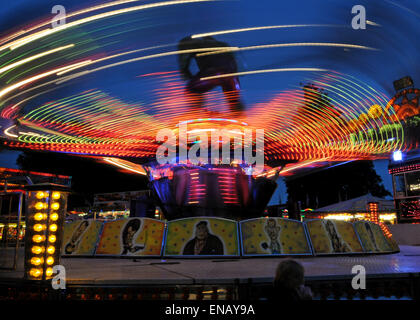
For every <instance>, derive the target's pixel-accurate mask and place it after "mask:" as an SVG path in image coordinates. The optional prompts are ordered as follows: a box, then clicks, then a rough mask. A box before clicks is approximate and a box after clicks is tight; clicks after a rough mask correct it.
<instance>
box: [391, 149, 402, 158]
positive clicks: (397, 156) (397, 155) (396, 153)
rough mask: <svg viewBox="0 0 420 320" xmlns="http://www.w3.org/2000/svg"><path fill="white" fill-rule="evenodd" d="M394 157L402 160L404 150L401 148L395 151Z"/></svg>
mask: <svg viewBox="0 0 420 320" xmlns="http://www.w3.org/2000/svg"><path fill="white" fill-rule="evenodd" d="M392 158H393V159H394V161H402V158H403V155H402V152H401V151H400V150H397V151H394V153H393V154H392Z"/></svg>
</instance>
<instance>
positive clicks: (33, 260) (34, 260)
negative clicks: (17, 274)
mask: <svg viewBox="0 0 420 320" xmlns="http://www.w3.org/2000/svg"><path fill="white" fill-rule="evenodd" d="M31 263H32V264H33V265H35V266H39V265H40V264H41V263H42V259H41V258H38V257H33V258H32V259H31Z"/></svg>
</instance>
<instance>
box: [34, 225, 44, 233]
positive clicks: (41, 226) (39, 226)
mask: <svg viewBox="0 0 420 320" xmlns="http://www.w3.org/2000/svg"><path fill="white" fill-rule="evenodd" d="M34 230H35V231H37V232H39V231H42V230H45V225H44V224H39V223H37V224H36V225H34Z"/></svg>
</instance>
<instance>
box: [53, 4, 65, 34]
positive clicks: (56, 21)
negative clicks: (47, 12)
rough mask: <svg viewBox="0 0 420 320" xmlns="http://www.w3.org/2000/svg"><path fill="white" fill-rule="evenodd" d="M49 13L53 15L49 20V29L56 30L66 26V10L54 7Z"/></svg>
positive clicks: (60, 6)
mask: <svg viewBox="0 0 420 320" xmlns="http://www.w3.org/2000/svg"><path fill="white" fill-rule="evenodd" d="M51 13H52V14H55V16H54V18H52V20H51V27H52V28H53V29H54V28H57V27H61V26H63V25H65V24H66V8H64V6H62V5H55V6H54V7H52V9H51Z"/></svg>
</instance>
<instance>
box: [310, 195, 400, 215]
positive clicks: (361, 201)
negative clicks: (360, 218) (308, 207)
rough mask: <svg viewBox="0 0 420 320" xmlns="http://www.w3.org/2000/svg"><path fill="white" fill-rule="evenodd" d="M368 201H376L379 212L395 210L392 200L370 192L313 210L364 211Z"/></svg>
mask: <svg viewBox="0 0 420 320" xmlns="http://www.w3.org/2000/svg"><path fill="white" fill-rule="evenodd" d="M369 202H378V203H379V207H378V210H379V211H380V212H395V205H394V201H393V200H386V199H383V198H379V197H374V196H372V195H371V194H370V193H368V194H365V195H364V196H361V197H358V198H353V199H350V200H346V201H341V202H338V203H334V204H331V205H329V206H326V207H322V208H318V209H316V210H315V212H318V213H319V212H366V211H367V206H368V203H369Z"/></svg>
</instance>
